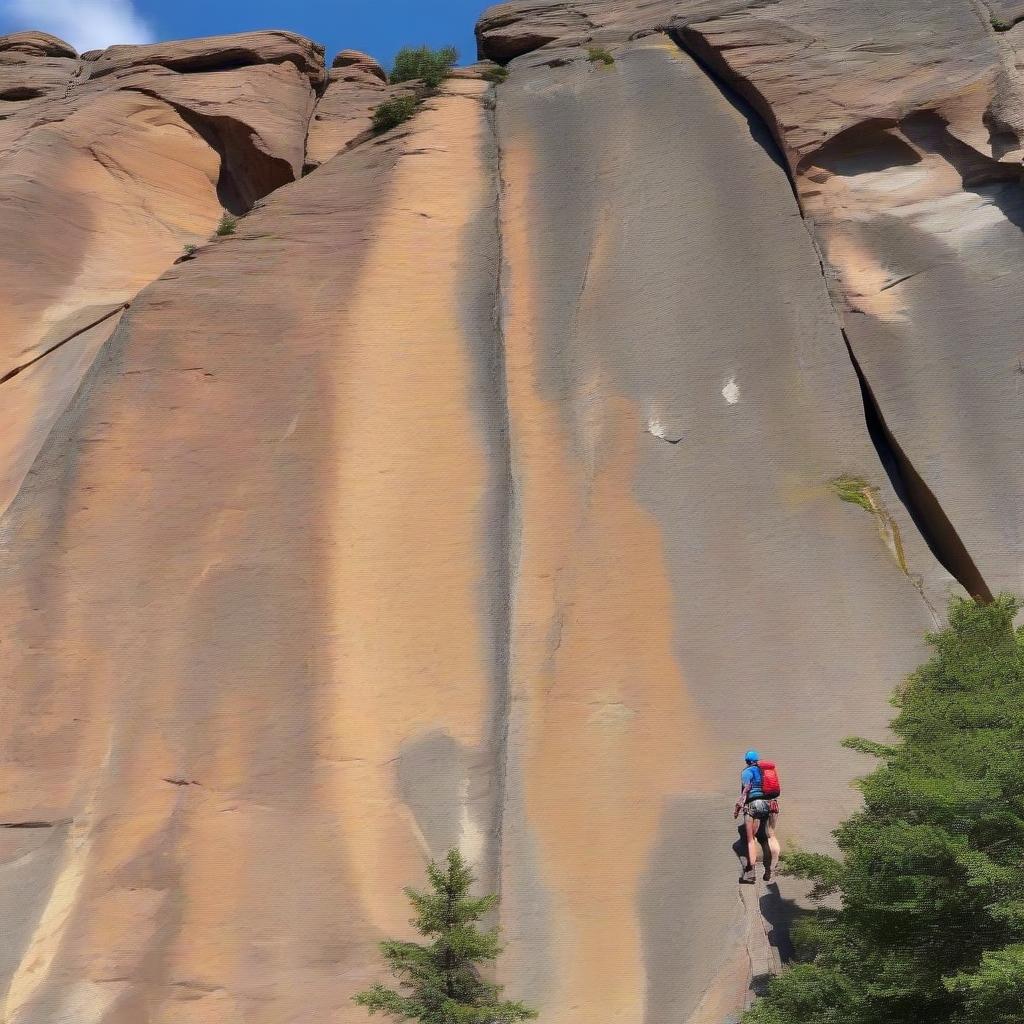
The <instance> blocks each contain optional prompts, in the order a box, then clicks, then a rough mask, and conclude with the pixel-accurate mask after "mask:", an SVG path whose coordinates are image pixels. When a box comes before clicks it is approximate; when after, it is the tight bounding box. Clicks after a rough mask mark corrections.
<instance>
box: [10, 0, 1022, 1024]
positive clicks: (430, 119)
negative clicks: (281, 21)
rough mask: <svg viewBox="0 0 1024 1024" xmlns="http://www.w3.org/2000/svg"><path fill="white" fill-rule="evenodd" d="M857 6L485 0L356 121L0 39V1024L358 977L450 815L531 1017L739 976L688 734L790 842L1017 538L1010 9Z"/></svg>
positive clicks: (1000, 579) (310, 101)
mask: <svg viewBox="0 0 1024 1024" xmlns="http://www.w3.org/2000/svg"><path fill="white" fill-rule="evenodd" d="M905 6H906V10H903V9H901V10H899V11H893V9H892V7H891V5H888V6H887V7H886V8H885V9H884V10H883V9H882V8H881V7H880V8H879V9H878V10H875V8H874V7H872V6H871V5H870V4H862V5H859V6H858V7H857V8H856V9H851V8H849V6H842V7H839V6H835V5H831V6H830V5H828V4H826V3H825V2H821V3H820V4H819V5H818V6H815V5H814V4H811V5H808V4H806V3H800V4H796V3H793V4H786V3H781V4H775V5H772V6H770V7H767V8H765V7H760V6H758V5H755V4H745V3H743V2H742V0H740V2H730V3H725V2H724V0H721V2H720V0H692V2H688V3H684V2H682V0H679V2H675V0H656V2H649V3H648V2H643V0H636V2H626V0H618V2H611V0H609V2H607V3H597V2H593V3H586V2H574V3H566V4H555V3H543V2H536V0H534V2H530V3H514V4H506V5H502V6H501V7H498V8H494V9H492V10H491V11H489V12H487V14H485V15H484V17H483V18H482V20H481V22H480V26H479V38H480V46H481V56H482V57H486V58H489V59H491V60H495V61H498V62H500V63H506V64H507V66H508V69H509V72H510V75H509V77H508V79H507V81H504V82H502V83H501V84H497V85H495V84H492V83H491V82H490V81H488V78H489V77H493V76H490V75H489V73H487V72H486V70H485V69H483V68H481V69H480V70H478V71H474V72H472V73H465V74H461V75H460V76H459V77H456V78H452V79H450V80H449V81H448V82H446V83H445V84H444V86H443V87H442V88H441V89H440V91H438V92H437V93H436V94H434V95H432V96H429V97H428V98H426V100H425V102H424V103H422V104H421V106H420V108H419V109H418V111H417V113H416V115H415V116H414V118H413V119H412V120H411V121H409V122H407V123H406V124H404V125H401V126H400V127H398V128H397V129H395V130H393V131H391V132H388V133H384V134H374V133H373V132H371V131H370V130H369V129H370V119H371V116H372V112H373V110H374V108H375V107H376V105H377V104H378V103H380V102H381V101H382V99H385V98H387V97H388V96H390V95H392V94H393V90H392V88H391V87H390V86H388V84H387V82H386V76H385V75H384V73H383V71H382V70H381V69H380V67H379V65H377V64H376V63H375V62H373V61H372V59H370V58H368V57H366V56H365V55H362V54H357V53H354V52H348V51H346V52H344V53H342V54H340V55H339V56H338V58H336V59H335V60H334V67H333V68H332V69H331V70H330V71H328V70H327V69H326V68H325V67H324V63H323V52H322V50H321V49H320V48H318V47H317V46H316V45H315V44H313V43H310V42H309V41H308V40H304V39H302V38H300V37H297V36H294V35H291V34H289V33H284V32H268V33H253V34H249V35H244V36H238V37H222V38H217V39H212V40H196V41H188V42H185V43H172V44H158V45H155V46H146V47H135V46H132V47H112V48H110V49H109V50H106V51H102V52H98V53H90V54H85V55H84V56H82V57H78V56H77V55H76V54H75V53H74V51H72V50H71V49H70V48H69V47H67V46H66V45H65V44H63V43H61V41H59V40H55V39H53V38H52V37H48V36H45V35H43V34H39V33H22V34H20V35H18V36H9V37H4V38H3V39H0V222H2V223H3V225H4V227H5V237H7V238H8V239H10V243H9V245H8V246H7V247H5V255H4V257H3V259H4V262H5V267H4V270H5V273H4V275H3V277H2V280H3V282H4V283H3V285H0V287H2V288H3V289H4V302H3V303H2V304H0V316H3V318H4V326H5V331H4V334H3V336H4V339H5V341H4V344H5V345H6V346H7V350H8V351H7V356H6V358H7V360H8V365H9V369H8V370H7V371H5V373H6V377H5V378H4V380H3V384H2V385H0V386H2V388H3V392H4V394H5V395H6V396H7V402H5V403H4V406H3V412H2V414H0V415H2V417H3V423H4V426H5V428H6V429H5V430H4V431H3V434H2V436H3V439H4V440H3V442H2V445H3V447H2V448H0V466H2V468H3V480H4V481H5V486H6V488H7V490H6V492H5V495H6V496H5V502H4V505H5V509H6V511H5V512H4V514H3V520H2V527H0V564H2V567H3V568H2V579H3V581H4V585H3V588H2V590H0V614H2V615H3V619H4V621H5V623H6V624H7V631H6V633H7V647H6V654H7V656H6V657H5V658H4V659H3V662H2V664H3V668H2V671H3V679H4V682H3V687H4V698H5V700H4V712H5V713H4V715H3V717H2V719H0V722H2V725H0V728H2V740H0V758H2V760H3V767H4V779H5V786H4V789H3V795H2V797H0V824H2V825H3V826H4V827H3V828H0V912H2V914H3V918H4V920H5V922H6V924H7V927H6V928H5V935H4V938H3V940H2V941H0V991H2V992H3V993H4V995H3V1000H4V1001H3V1012H2V1016H3V1018H4V1019H5V1020H7V1021H9V1022H10V1024H44V1022H45V1024H52V1022H57V1021H75V1022H76V1024H127V1022H131V1024H141V1022H146V1024H172V1022H173V1024H206V1022H210V1024H212V1022H214V1021H216V1022H218V1024H233V1022H239V1024H241V1022H245V1024H280V1022H281V1021H283V1020H289V1021H295V1022H302V1024H305V1022H308V1024H314V1022H317V1024H319V1022H322V1021H324V1020H328V1019H331V1020H338V1021H353V1022H355V1021H361V1020H363V1019H365V1015H364V1013H363V1011H361V1010H359V1009H358V1008H356V1007H355V1006H353V1005H352V1004H351V1003H350V998H349V997H350V996H351V994H352V993H353V992H354V991H356V990H357V989H359V988H361V987H364V986H365V985H366V984H368V983H369V982H371V981H373V980H376V979H377V978H378V977H379V976H380V971H381V964H380V962H379V959H378V956H377V951H376V943H377V941H378V940H379V939H381V938H383V937H385V936H394V935H403V934H405V933H406V932H407V929H408V923H407V917H408V912H407V907H406V904H405V901H404V898H403V896H402V894H401V888H402V886H403V885H406V884H409V883H410V882H416V881H417V880H418V878H419V877H420V873H421V871H422V864H423V860H424V858H425V857H426V856H429V855H437V854H441V853H443V851H444V850H445V849H447V848H448V847H450V846H453V845H457V846H459V847H460V848H461V849H463V851H464V852H465V853H466V854H467V856H469V857H470V858H471V859H472V860H473V861H474V862H475V863H476V864H477V866H478V870H479V873H480V874H481V876H482V884H484V885H487V886H490V887H492V888H495V889H498V890H500V892H501V894H502V897H503V903H502V910H501V923H502V925H503V927H504V929H505V934H506V940H507V952H506V954H505V956H504V957H503V960H502V963H501V976H502V977H501V980H503V981H505V982H507V983H508V984H509V985H510V986H511V987H512V989H513V991H514V994H515V995H516V997H521V998H523V999H525V1000H526V1001H527V1002H530V1003H531V1004H533V1005H536V1006H538V1007H539V1008H540V1009H541V1011H542V1013H543V1017H544V1018H545V1019H548V1020H555V1021H559V1022H560V1024H583V1022H587V1024H592V1022H593V1021H599V1020H615V1021H621V1022H624V1024H669V1022H672V1024H675V1022H687V1021H693V1022H704V1021H706V1022H709V1024H712V1022H714V1024H718V1022H720V1021H721V1020H723V1019H726V1018H727V1017H728V1016H729V1015H730V1014H731V1013H734V1012H735V1011H736V1010H737V1009H738V1008H740V1007H741V1006H742V1005H743V1004H744V1003H745V1002H746V1000H747V999H748V998H749V990H750V986H751V983H752V980H753V979H752V974H753V973H755V972H756V971H757V970H758V969H759V967H758V964H759V963H760V962H761V960H762V959H763V958H762V957H759V955H758V952H757V951H758V948H759V947H758V934H755V933H754V932H752V931H751V927H752V925H753V926H754V928H755V930H759V929H761V928H762V927H763V925H762V922H761V919H760V917H759V916H758V915H756V914H753V915H752V914H751V913H748V911H747V910H746V909H745V908H744V904H743V902H742V901H741V900H740V899H739V898H738V896H737V891H736V888H735V880H736V859H735V857H734V854H733V852H732V850H731V849H730V846H731V844H732V842H733V841H734V840H735V837H736V833H735V830H734V829H733V827H732V823H731V821H730V818H729V811H730V808H731V804H732V800H733V799H734V794H735V788H736V786H735V781H736V780H735V776H736V773H737V771H738V767H739V765H738V764H737V760H738V758H739V756H740V754H741V753H742V751H743V750H745V749H746V748H747V747H749V746H751V745H757V746H761V747H764V748H765V749H766V750H767V751H769V752H771V753H772V754H774V755H776V757H777V759H778V760H779V761H780V763H781V764H782V765H783V772H784V782H785V785H786V792H785V804H784V814H783V818H782V826H781V827H782V831H783V834H784V836H785V837H786V838H787V839H792V840H796V841H799V842H801V843H804V844H812V845H820V844H822V843H824V842H827V836H828V832H829V830H830V829H831V828H832V827H834V826H835V824H836V823H837V822H838V821H839V820H841V818H842V817H843V816H844V815H845V814H846V813H848V812H849V811H850V810H851V809H853V808H854V807H855V806H856V802H857V797H856V793H855V791H854V790H853V789H852V788H851V787H850V785H849V782H850V780H851V779H852V778H853V777H855V776H856V775H857V774H859V773H861V772H863V771H864V770H865V769H866V765H865V763H864V762H863V760H862V759H860V758H858V757H857V756H856V755H854V754H853V753H851V752H848V751H843V750H842V749H840V748H839V745H838V744H839V740H840V739H841V738H842V737H844V736H846V735H848V734H850V733H854V732H859V733H866V734H869V735H873V736H881V735H883V733H884V726H885V722H886V719H887V717H888V715H889V713H890V709H889V706H888V704H887V696H888V694H889V693H890V691H891V690H892V688H893V686H894V685H895V684H896V683H897V682H898V680H899V679H900V678H901V677H902V676H903V675H904V674H905V673H906V672H907V671H908V670H909V669H911V668H912V667H913V666H914V665H915V664H916V663H917V662H918V661H919V660H920V658H921V657H922V654H923V645H922V641H921V637H922V634H923V633H924V631H925V630H926V629H928V628H930V627H931V626H932V625H934V624H935V623H936V622H937V621H938V618H939V616H940V614H941V611H942V609H943V607H944V604H945V601H946V599H947V596H948V595H949V594H950V593H962V592H963V591H964V590H965V589H966V590H967V591H969V592H971V593H976V594H979V595H982V596H983V595H984V593H987V592H988V591H989V590H995V589H998V588H1001V587H1017V586H1018V580H1019V578H1020V572H1021V560H1020V557H1019V529H1020V514H1021V506H1020V501H1019V491H1018V488H1019V474H1015V473H1014V472H1013V465H1014V463H1013V459H1012V456H1013V453H1014V452H1015V451H1016V448H1017V447H1019V441H1020V436H1019V435H1020V430H1019V427H1020V417H1019V414H1018V413H1017V406H1016V405H1014V404H1013V403H1014V402H1015V401H1016V400H1017V398H1016V389H1017V388H1018V387H1019V386H1022V385H1020V384H1019V382H1020V381H1022V380H1024V376H1022V375H1021V373H1020V371H1019V369H1018V367H1017V361H1018V360H1019V357H1020V354H1019V353H1018V354H1014V353H1015V346H1017V345H1018V344H1019V342H1018V340H1017V339H1018V338H1019V331H1018V329H1017V327H1018V317H1017V314H1016V312H1015V310H1014V308H1013V307H1014V288H1013V282H1014V280H1015V275H1017V274H1018V273H1019V270H1018V268H1019V266H1020V260H1019V258H1018V254H1017V246H1019V245H1020V233H1019V230H1020V229H1019V224H1018V223H1017V221H1016V220H1015V217H1016V214H1015V213H1014V211H1015V210H1016V206H1017V204H1018V202H1019V180H1020V178H1019V176H1020V162H1019V157H1020V145H1019V143H1020V134H1019V129H1018V125H1019V124H1020V121H1021V117H1022V116H1024V105H1022V104H1021V103H1020V102H1019V100H1018V95H1019V94H1018V77H1017V76H1018V68H1017V60H1018V58H1017V51H1016V40H1015V34H1016V32H1017V31H1020V30H1019V29H1015V28H1010V29H1008V30H1005V31H1003V30H1000V31H997V30H996V28H995V26H994V25H993V24H992V20H993V19H994V20H998V19H1007V20H1008V21H1012V20H1013V19H1014V18H1015V17H1016V16H1017V15H1016V14H1014V13H1013V12H1009V13H1007V12H1006V11H1002V10H1000V11H999V12H997V11H995V9H994V8H993V9H992V11H991V12H990V14H989V16H988V17H986V14H985V12H986V11H987V10H988V9H987V8H986V9H982V8H981V7H978V8H975V7H974V6H972V5H971V4H970V3H965V4H963V5H959V6H958V5H955V4H952V3H949V4H945V5H938V6H936V5H934V4H929V5H923V4H921V3H918V4H916V5H914V4H909V3H908V4H906V5H905ZM1003 6H1006V7H1012V5H1010V4H1006V5H1003ZM915 19H916V21H917V22H918V23H920V22H922V21H924V22H926V23H927V25H928V29H929V31H928V32H927V33H922V32H920V31H915V30H914V29H913V28H912V27H908V26H913V24H914V23H915ZM999 24H1003V22H1002V21H1000V22H999ZM918 27H919V26H918ZM594 46H600V47H604V48H607V49H609V50H610V51H611V53H612V55H613V58H614V62H613V63H612V64H610V65H609V64H605V63H603V62H601V61H592V60H590V59H588V48H589V47H594ZM398 88H399V89H402V88H403V87H398ZM405 88H407V87H405ZM225 211H227V212H229V213H232V214H234V215H235V216H238V217H239V218H240V219H239V221H238V228H237V231H236V233H235V234H234V235H230V236H226V237H222V238H215V239H213V240H211V241H206V239H207V238H208V237H209V236H210V235H211V234H212V232H213V230H214V228H215V227H216V225H217V223H218V221H219V219H220V217H221V216H222V214H223V213H224V212H225ZM186 244H190V245H195V246H197V247H198V248H197V250H196V251H195V252H194V253H193V254H191V255H189V256H187V257H185V258H183V259H179V257H180V256H181V254H182V250H183V247H184V246H185V245H186ZM175 261H177V262H175ZM840 478H844V479H845V481H846V482H845V484H844V485H843V487H837V486H836V484H835V481H836V480H838V479H840ZM850 481H853V482H854V483H853V484H852V485H851V483H850ZM851 486H854V488H855V490H857V492H858V500H859V502H860V503H859V504H858V503H855V502H844V501H842V500H841V499H840V496H839V493H838V492H839V491H840V490H842V491H843V493H848V492H849V489H850V487H851ZM762 895H763V896H764V897H765V899H764V901H763V906H764V910H765V913H766V915H767V917H768V919H769V921H770V922H772V923H775V924H777V926H778V929H779V931H780V932H781V930H782V928H783V923H784V920H785V918H786V916H787V914H788V913H790V912H791V904H790V902H789V901H791V900H794V899H798V898H799V897H800V895H801V892H800V890H799V889H798V888H796V887H794V886H792V884H790V883H786V882H783V884H782V891H781V894H779V895H775V894H774V893H773V892H767V893H764V892H762ZM760 942H761V944H762V945H763V942H764V937H763V934H762V935H760Z"/></svg>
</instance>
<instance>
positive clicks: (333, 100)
mask: <svg viewBox="0 0 1024 1024" xmlns="http://www.w3.org/2000/svg"><path fill="white" fill-rule="evenodd" d="M339 56H340V55H339ZM392 92H393V90H392V89H390V88H389V87H388V85H387V84H386V81H382V80H381V78H380V77H378V76H377V75H376V74H375V73H374V72H373V71H372V70H368V69H367V68H366V67H365V66H363V65H360V64H352V65H345V66H342V67H335V68H333V69H332V70H331V71H330V72H329V73H328V76H327V88H326V89H325V91H324V94H323V96H321V97H320V99H319V101H318V102H317V105H316V112H315V113H314V114H313V119H312V121H310V124H309V137H308V139H307V140H306V160H307V162H308V163H309V165H310V166H311V167H318V166H319V165H320V164H322V163H324V162H325V161H327V160H329V159H330V158H331V157H332V156H335V155H336V154H338V153H340V152H341V151H342V150H343V149H345V148H346V147H347V146H349V145H350V144H351V143H352V142H354V141H355V140H356V139H358V138H360V136H362V135H364V134H365V133H366V132H367V131H369V130H370V127H371V125H372V123H373V112H374V111H375V110H376V109H377V107H378V106H379V105H380V104H381V103H383V102H384V101H385V100H386V99H387V98H388V97H389V96H390V95H391V94H392Z"/></svg>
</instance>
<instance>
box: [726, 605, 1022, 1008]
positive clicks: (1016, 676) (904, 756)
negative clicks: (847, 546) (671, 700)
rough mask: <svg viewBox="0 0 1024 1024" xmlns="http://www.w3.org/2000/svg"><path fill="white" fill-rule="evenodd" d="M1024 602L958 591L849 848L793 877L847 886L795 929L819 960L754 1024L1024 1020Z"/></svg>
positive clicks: (845, 841) (791, 977)
mask: <svg viewBox="0 0 1024 1024" xmlns="http://www.w3.org/2000/svg"><path fill="white" fill-rule="evenodd" d="M1020 607H1021V602H1020V601H1019V600H1018V599H1016V598H1013V597H1008V596H1002V597H1000V598H999V599H998V600H997V601H995V602H994V603H992V604H990V605H979V604H975V603H974V602H973V601H966V600H964V601H956V602H954V603H953V605H952V606H951V609H950V622H949V627H948V628H947V629H945V630H944V631H942V632H941V633H938V634H936V635H934V636H931V637H929V641H930V643H931V644H932V646H933V648H934V655H933V657H932V658H931V660H930V661H928V662H927V663H926V664H925V665H923V666H922V667H921V668H919V669H918V670H917V671H916V672H915V673H913V675H912V676H911V677H910V679H909V680H908V681H907V683H906V685H905V686H904V687H903V688H902V689H901V691H900V692H899V694H898V695H897V697H896V698H894V704H895V705H896V707H897V708H898V709H899V713H898V715H897V717H896V719H895V721H894V722H893V731H894V733H895V734H896V737H897V739H898V742H897V744H896V745H894V746H891V747H887V746H883V745H881V744H873V743H869V742H868V741H864V740H854V741H849V742H848V745H849V746H853V747H855V748H856V749H860V750H863V751H865V752H869V753H872V754H874V755H875V756H876V757H878V758H879V760H880V762H881V764H880V766H879V767H878V768H877V769H876V770H875V771H874V772H872V773H871V774H870V775H869V776H867V778H865V779H863V780H862V781H861V783H860V785H861V789H862V790H863V793H864V809H863V810H862V811H860V812H859V813H857V814H855V815H854V816H853V817H852V818H850V819H848V820H847V821H846V822H844V823H843V825H841V826H840V827H839V829H838V830H837V831H836V833H835V835H836V839H837V841H838V844H839V849H840V851H841V858H840V859H834V858H831V857H824V856H820V855H815V854H808V853H798V854H790V855H789V856H787V857H786V859H785V870H786V872H787V873H792V874H795V875H799V876H800V877H803V878H808V879H811V880H812V881H813V882H814V883H815V889H814V895H815V896H816V897H818V898H824V897H827V896H829V895H833V894H837V895H838V897H839V901H838V909H835V908H831V907H823V908H821V909H819V910H818V911H816V912H815V913H814V914H812V915H810V916H809V918H808V919H806V920H805V921H803V922H802V924H801V926H800V927H799V930H798V931H797V933H796V934H795V936H794V937H795V939H796V941H797V944H798V948H799V950H800V953H801V956H802V959H803V960H804V961H805V962H803V963H801V964H799V965H797V966H796V967H794V968H792V969H791V970H789V971H787V972H786V973H784V974H783V975H782V976H781V977H780V978H777V979H776V980H775V981H774V982H772V984H771V986H770V987H769V990H768V993H767V995H766V996H765V997H764V998H763V999H761V1000H759V1001H758V1002H757V1003H756V1004H755V1005H754V1007H753V1008H752V1009H751V1010H750V1012H749V1013H748V1014H747V1016H746V1017H745V1018H744V1020H745V1022H746V1024H835V1022H838V1021H841V1022H842V1024H882V1022H884V1024H917V1022H919V1021H928V1022H929V1024H1010V1022H1011V1021H1014V1022H1016V1021H1020V1020H1022V1019H1024V872H1022V866H1024V785H1022V780H1024V630H1021V631H1015V629H1014V626H1013V619H1014V615H1015V614H1016V612H1017V611H1018V609H1019V608H1020Z"/></svg>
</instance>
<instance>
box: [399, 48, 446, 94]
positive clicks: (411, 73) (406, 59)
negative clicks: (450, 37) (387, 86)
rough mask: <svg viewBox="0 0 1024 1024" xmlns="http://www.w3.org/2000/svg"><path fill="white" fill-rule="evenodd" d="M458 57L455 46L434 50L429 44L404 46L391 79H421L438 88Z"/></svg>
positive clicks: (400, 80) (408, 80) (433, 87)
mask: <svg viewBox="0 0 1024 1024" xmlns="http://www.w3.org/2000/svg"><path fill="white" fill-rule="evenodd" d="M458 59H459V51H458V50H456V49H455V47H454V46H445V47H442V48H441V49H440V50H432V49H431V48H430V47H429V46H403V47H402V49H401V50H399V51H398V54H397V56H396V57H395V65H394V67H393V68H392V69H391V81H392V83H393V84H397V83H398V82H411V81H414V80H415V79H420V80H421V81H422V82H423V84H424V85H427V86H429V87H430V88H431V89H436V88H437V87H438V86H439V85H440V84H441V82H443V81H444V79H445V78H447V77H448V72H449V71H451V69H452V68H453V67H455V62H456V61H457V60H458Z"/></svg>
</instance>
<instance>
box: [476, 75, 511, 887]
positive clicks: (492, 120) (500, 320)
mask: <svg viewBox="0 0 1024 1024" xmlns="http://www.w3.org/2000/svg"><path fill="white" fill-rule="evenodd" d="M491 91H492V92H493V91H494V90H493V89H492V90H491ZM484 117H485V118H486V121H487V126H488V131H489V134H490V139H491V145H492V146H493V149H492V155H491V158H490V163H491V175H492V179H493V188H494V196H493V219H492V221H491V224H492V226H493V227H492V229H493V231H494V237H495V240H496V245H497V252H496V253H495V262H494V280H493V283H492V293H491V303H492V317H493V320H492V325H493V327H492V332H491V338H492V348H491V351H490V353H489V358H488V359H487V360H486V361H485V362H484V361H482V362H481V371H482V372H481V376H482V377H486V378H487V380H488V381H489V382H490V387H491V388H492V389H493V391H492V394H493V401H492V403H491V405H492V408H491V409H490V410H489V411H488V413H489V418H490V419H491V421H492V428H491V429H492V431H493V434H492V442H491V444H492V463H493V475H494V484H493V487H492V491H493V494H492V503H493V506H494V513H495V520H496V522H495V527H494V528H495V541H494V552H495V563H496V564H495V565H494V566H493V573H494V578H495V580H496V581H497V588H496V590H495V593H494V595H493V606H494V608H493V615H494V619H495V640H496V643H495V644H494V651H495V657H494V668H493V675H494V690H495V693H494V704H495V706H494V713H493V716H492V719H493V724H492V736H491V749H492V750H494V751H495V758H496V762H497V772H496V778H497V800H496V811H495V820H494V824H493V834H492V837H491V842H492V849H493V857H494V871H495V875H494V877H495V883H496V889H497V891H498V892H499V894H500V892H501V888H502V849H503V844H504V836H505V827H504V825H505V817H506V814H507V810H506V805H507V802H508V797H509V793H508V772H509V727H510V718H511V705H512V684H511V671H512V620H513V587H514V581H515V578H516V567H515V561H516V558H515V552H514V545H515V543H516V521H517V505H516V485H515V475H514V472H513V468H512V442H511V426H510V423H509V400H508V370H507V366H506V345H505V258H506V254H505V245H504V234H503V225H502V218H503V210H504V203H505V194H506V184H505V172H504V156H503V152H502V146H501V132H500V129H499V126H498V117H497V109H496V104H493V103H492V104H490V105H487V106H485V108H484Z"/></svg>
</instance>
